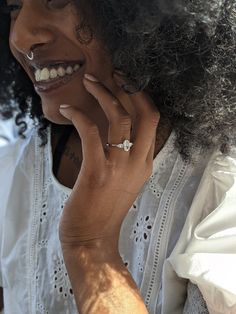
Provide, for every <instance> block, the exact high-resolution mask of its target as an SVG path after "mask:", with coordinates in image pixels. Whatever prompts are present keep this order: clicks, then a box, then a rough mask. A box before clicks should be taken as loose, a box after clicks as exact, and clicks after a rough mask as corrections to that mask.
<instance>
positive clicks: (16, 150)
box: [0, 139, 29, 287]
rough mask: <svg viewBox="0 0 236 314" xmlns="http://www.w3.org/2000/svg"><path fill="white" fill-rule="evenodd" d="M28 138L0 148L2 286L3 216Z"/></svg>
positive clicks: (0, 256)
mask: <svg viewBox="0 0 236 314" xmlns="http://www.w3.org/2000/svg"><path fill="white" fill-rule="evenodd" d="M28 141H29V139H27V140H25V139H18V140H17V141H16V142H14V143H12V144H10V145H6V146H3V147H1V148H0V286H1V287H4V283H3V280H2V277H3V276H2V265H1V261H2V256H3V252H2V251H3V241H4V232H3V229H4V217H5V213H6V211H7V203H8V200H9V195H10V192H11V187H12V183H13V180H14V173H15V169H16V165H17V163H18V161H19V160H20V158H21V156H22V152H23V150H24V148H25V145H26V144H27V143H28Z"/></svg>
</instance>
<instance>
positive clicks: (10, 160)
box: [0, 129, 37, 181]
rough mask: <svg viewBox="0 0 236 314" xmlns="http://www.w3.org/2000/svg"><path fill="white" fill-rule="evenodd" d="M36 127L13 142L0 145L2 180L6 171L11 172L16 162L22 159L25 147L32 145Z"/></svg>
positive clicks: (29, 147)
mask: <svg viewBox="0 0 236 314" xmlns="http://www.w3.org/2000/svg"><path fill="white" fill-rule="evenodd" d="M36 132H37V130H36V129H32V130H30V131H29V132H28V133H27V135H26V137H25V138H24V139H22V138H18V139H16V140H15V141H14V142H12V143H10V144H7V145H5V146H2V147H0V180H1V181H2V180H4V178H5V176H8V175H7V173H8V171H10V173H12V172H13V171H14V169H15V168H16V166H17V164H18V163H19V162H20V161H21V160H23V159H24V153H25V151H26V150H27V149H32V148H33V146H34V141H35V136H36Z"/></svg>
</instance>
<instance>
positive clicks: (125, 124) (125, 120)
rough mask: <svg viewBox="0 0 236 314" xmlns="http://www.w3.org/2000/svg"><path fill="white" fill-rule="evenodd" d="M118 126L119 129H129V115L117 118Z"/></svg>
mask: <svg viewBox="0 0 236 314" xmlns="http://www.w3.org/2000/svg"><path fill="white" fill-rule="evenodd" d="M118 123H119V125H120V126H121V128H124V129H130V127H131V118H130V116H129V115H122V116H120V117H119V122H118Z"/></svg>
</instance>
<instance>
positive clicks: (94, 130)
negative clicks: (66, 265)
mask: <svg viewBox="0 0 236 314" xmlns="http://www.w3.org/2000/svg"><path fill="white" fill-rule="evenodd" d="M85 132H86V134H88V135H98V134H99V130H98V127H97V125H96V124H93V123H90V124H88V125H87V128H86V130H85Z"/></svg>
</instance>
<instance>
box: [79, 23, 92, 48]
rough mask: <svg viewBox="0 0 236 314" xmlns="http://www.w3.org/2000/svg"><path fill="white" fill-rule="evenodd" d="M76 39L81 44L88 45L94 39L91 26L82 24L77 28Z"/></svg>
mask: <svg viewBox="0 0 236 314" xmlns="http://www.w3.org/2000/svg"><path fill="white" fill-rule="evenodd" d="M76 37H77V39H78V41H79V42H80V43H81V44H84V45H88V44H90V42H91V41H92V39H93V30H92V28H91V26H89V25H88V24H85V23H81V24H80V25H78V26H77V27H76Z"/></svg>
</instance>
